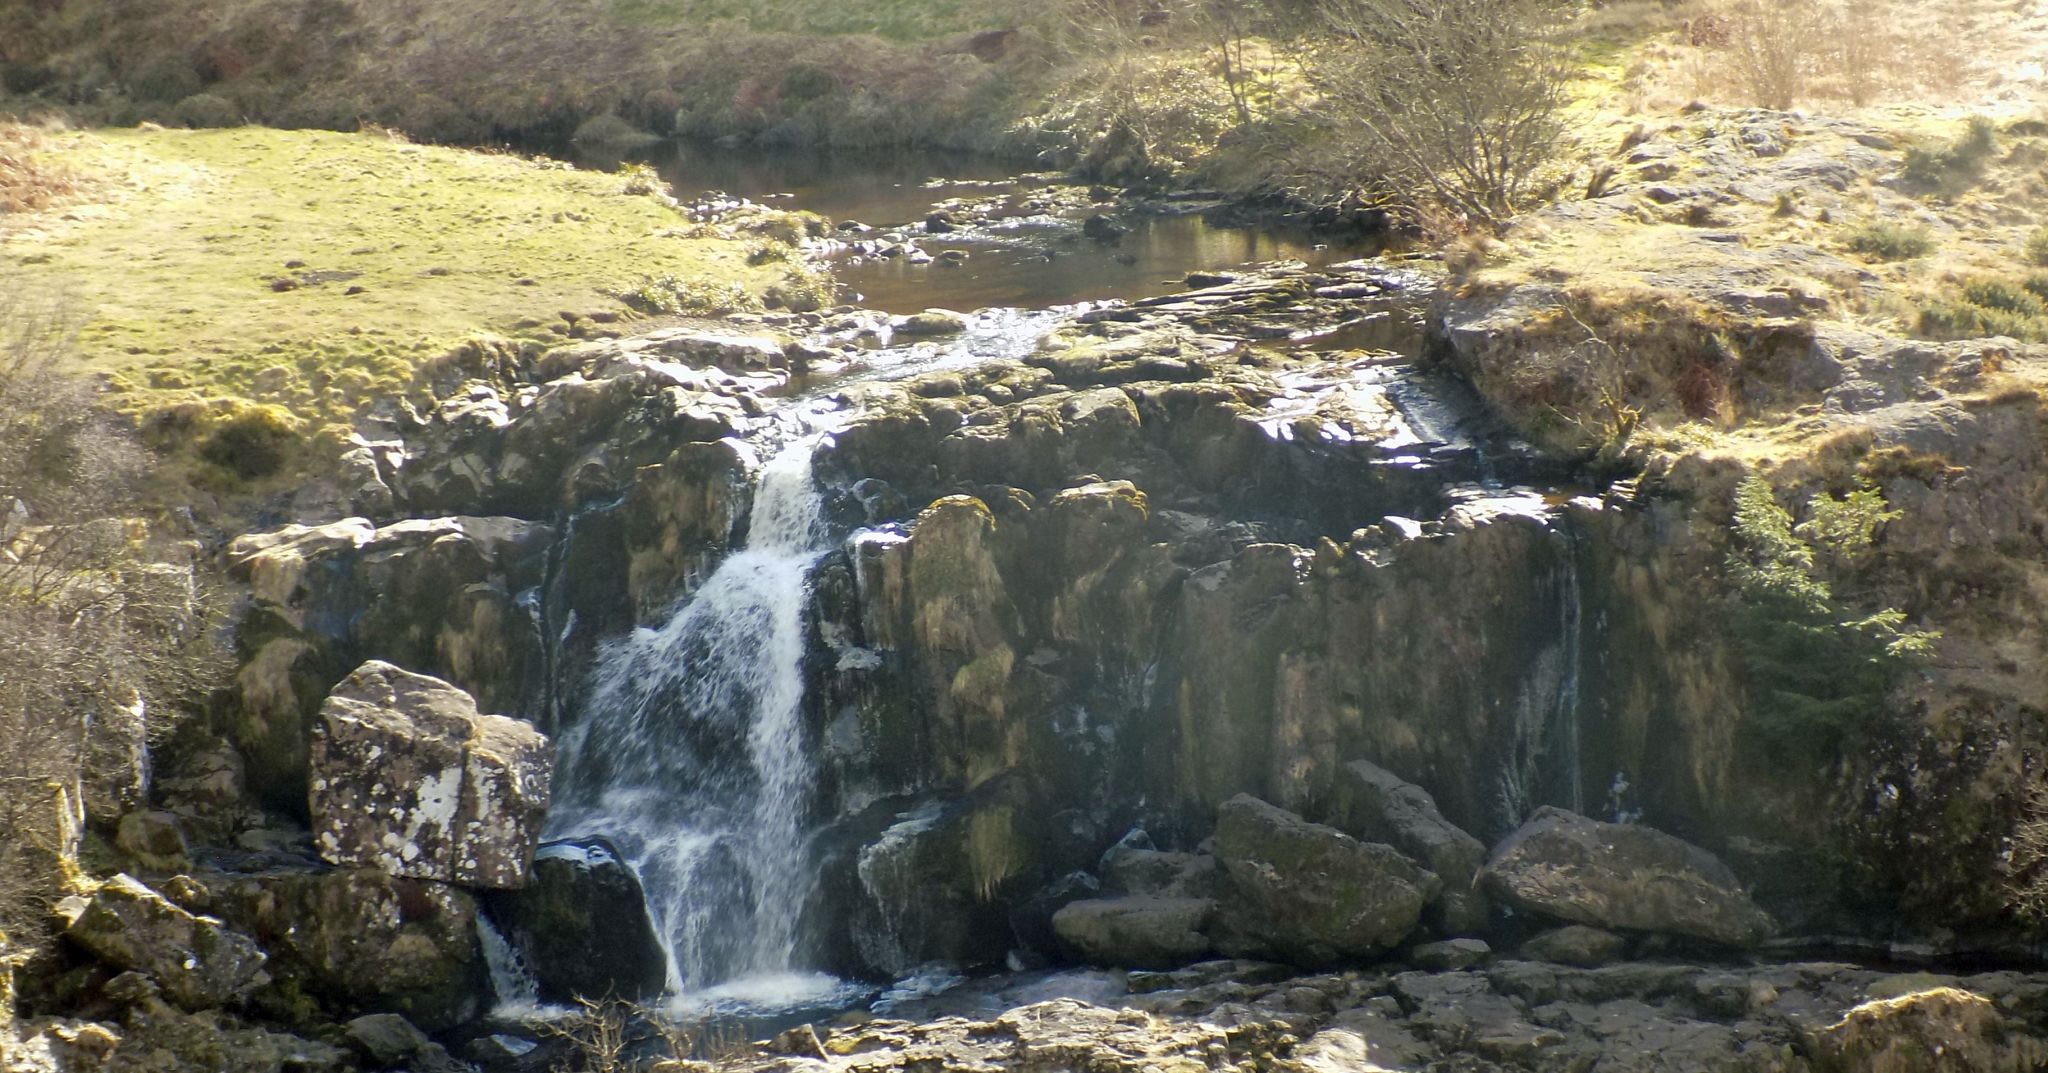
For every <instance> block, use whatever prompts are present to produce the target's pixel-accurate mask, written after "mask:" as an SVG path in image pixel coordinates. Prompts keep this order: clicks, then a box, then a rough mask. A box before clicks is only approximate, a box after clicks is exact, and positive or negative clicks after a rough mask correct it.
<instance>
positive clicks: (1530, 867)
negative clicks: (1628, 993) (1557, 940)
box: [1485, 806, 1772, 946]
mask: <svg viewBox="0 0 2048 1073" xmlns="http://www.w3.org/2000/svg"><path fill="white" fill-rule="evenodd" d="M1485 880H1486V886H1487V889H1488V890H1489V891H1491V892H1492V893H1493V895H1494V896H1495V897H1497V898H1499V899H1501V900H1502V901H1504V902H1506V903H1508V904H1509V905H1512V906H1514V907H1515V908H1516V909H1518V910H1522V911H1526V912H1531V913H1536V914H1539V915H1542V916H1546V917H1552V918H1556V919H1561V920H1568V921H1573V922H1576V923H1580V924H1590V925H1593V926H1594V927H1600V928H1619V929H1623V930H1628V931H1647V932H1657V933H1661V934H1666V935H1681V936H1686V937H1689V938H1694V939H1705V940H1708V941H1709V942H1716V943H1725V944H1727V945H1730V946H1754V945H1756V944H1757V943H1759V942H1761V941H1762V940H1763V939H1764V938H1765V937H1767V936H1769V935H1770V934H1771V931H1772V924H1771V920H1770V918H1769V917H1768V916H1766V915H1765V914H1764V913H1763V911H1762V910H1760V909H1758V908H1757V907H1756V904H1755V903H1754V902H1752V901H1750V898H1749V895H1748V893H1747V892H1745V891H1744V890H1743V889H1742V885H1741V884H1740V883H1739V882H1738V881H1737V880H1736V878H1735V874H1734V873H1733V872H1731V871H1729V870H1728V866H1727V865H1725V864H1722V863H1721V861H1720V860H1719V859H1718V858H1716V857H1715V856H1714V855H1713V854H1711V853H1708V852H1707V851H1705V850H1703V849H1700V848H1699V847H1698V846H1694V845H1691V844H1689V843H1686V842H1683V841H1680V840H1679V839H1676V838H1673V837H1671V836H1670V835H1667V834H1664V833H1663V832H1661V831H1654V830H1651V829H1650V828H1647V827H1643V826H1640V825H1635V824H1615V823H1601V822H1599V821H1597V820H1589V819H1587V818H1585V817H1584V816H1580V815H1577V814H1575V813H1572V812H1567V811H1565V810H1564V809H1559V808H1551V807H1547V806H1546V807H1544V808H1542V809H1539V810H1537V812H1536V815H1534V816H1533V817H1531V818H1530V820H1529V822H1528V823H1527V824H1525V825H1523V827H1522V829H1521V830H1519V831H1516V832H1515V833H1514V834H1513V835H1512V836H1510V837H1509V838H1508V839H1507V841H1505V842H1503V843H1501V844H1500V845H1499V846H1497V847H1495V849H1494V851H1493V858H1492V859H1491V860H1489V861H1488V862H1487V865H1486V872H1485Z"/></svg>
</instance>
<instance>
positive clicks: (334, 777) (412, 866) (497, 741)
mask: <svg viewBox="0 0 2048 1073" xmlns="http://www.w3.org/2000/svg"><path fill="white" fill-rule="evenodd" d="M552 764H553V760H552V756H551V753H550V750H549V746H548V740H547V738H546V737H545V736H543V735H542V734H541V733H540V732H539V731H537V730H535V729H533V727H532V726H531V725H530V724H527V723H524V722H521V721H520V720H517V719H510V718H507V717H505V716H501V715H483V714H480V713H478V711H477V710H476V702H475V701H473V700H471V699H470V697H469V695H468V694H467V693H464V692H462V691H461V690H459V689H456V688H455V687H453V686H451V685H449V684H448V683H446V682H443V681H441V680H439V679H436V678H429V677H427V676H425V675H419V674H412V673H410V672H407V671H403V670H400V669H399V668H397V667H394V666H392V665H390V664H388V663H382V662H377V661H372V662H369V663H365V664H364V665H362V666H361V667H359V668H357V669H356V672H355V673H354V674H351V675H350V676H349V677H348V678H347V680H345V681H343V682H342V683H341V684H340V685H339V686H336V687H335V689H334V692H333V693H331V694H330V695H329V696H328V698H327V701H326V703H325V704H323V705H322V706H321V709H320V719H319V722H318V723H317V724H316V726H315V728H314V733H313V749H312V779H313V785H312V796H311V811H312V816H313V830H314V843H315V845H316V846H317V847H318V848H319V851H320V855H321V856H322V857H324V858H325V859H327V860H328V861H330V862H333V863H335V864H340V865H358V866H366V867H372V868H377V869H381V870H383V871H386V872H389V873H390V874H392V875H397V876H408V877H411V878H414V879H436V880H443V881H447V882H453V883H461V884H464V885H468V886H474V887H519V886H522V885H524V884H525V883H526V880H527V875H528V869H529V867H530V865H531V863H532V860H533V851H534V847H535V845H536V844H537V843H538V842H539V840H540V828H541V823H542V821H543V820H544V819H545V816H546V812H547V806H548V788H549V779H550V776H551V768H552Z"/></svg>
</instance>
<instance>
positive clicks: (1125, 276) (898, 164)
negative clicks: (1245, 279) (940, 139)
mask: <svg viewBox="0 0 2048 1073" xmlns="http://www.w3.org/2000/svg"><path fill="white" fill-rule="evenodd" d="M646 159H647V161H648V163H651V164H653V165H654V166H655V167H656V168H657V169H658V170H659V171H660V172H661V174H662V176H663V177H664V178H666V179H667V180H668V181H669V183H670V185H672V186H673V187H674V188H675V192H676V194H677V196H679V197H682V198H683V199H685V200H688V199H690V198H691V197H694V196H696V195H697V194H700V193H702V192H704V191H707V190H721V191H724V192H725V193H728V194H733V195H736V196H739V197H744V198H748V199H750V200H753V201H759V202H763V203H765V204H770V205H777V206H781V207H787V208H792V209H807V210H809V211H811V212H815V213H819V214H821V215H823V216H826V217H829V218H831V219H832V220H833V221H835V222H839V221H848V220H852V221H858V222H860V223H862V224H866V225H869V226H870V227H874V228H878V229H888V228H892V227H895V226H898V225H905V224H915V223H918V222H921V221H922V220H923V219H924V218H925V216H926V214H927V213H929V212H930V211H931V207H932V206H933V205H934V204H936V203H938V202H942V201H945V200H947V199H950V198H983V197H995V196H1002V195H1006V194H1022V193H1025V192H1026V191H1025V190H1024V189H1023V187H1022V186H1020V184H1019V183H1017V182H1016V181H1015V180H1014V176H1015V175H1016V174H1017V173H1018V172H1019V171H1020V170H1021V169H1020V166H1018V165H1016V164H1012V163H1007V162H1003V161H996V160H991V159H989V158H987V157H975V156H963V155H957V154H946V153H930V152H890V153H858V154H855V153H843V152H834V153H818V152H804V151H798V150H784V151H764V150H759V149H726V148H719V147H714V146H707V145H701V144H672V145H664V146H660V147H657V149H656V150H655V151H653V152H651V153H649V154H647V156H646ZM1083 215H1085V214H1083ZM1119 221H1120V222H1121V223H1122V225H1123V226H1125V227H1128V228H1129V229H1130V231H1129V233H1128V234H1126V235H1124V236H1122V238H1121V240H1120V241H1118V242H1116V243H1114V244H1107V243H1100V242H1095V241H1092V240H1089V239H1086V238H1083V237H1082V236H1081V234H1080V228H1079V225H1080V223H1081V220H1080V219H1079V218H1078V216H1075V215H1067V216H1029V217H1019V218H1016V219H1012V220H1009V221H1005V222H1004V223H1002V224H999V225H996V226H992V227H971V228H967V229H964V230H962V231H960V232H956V233H953V234H944V235H927V234H923V233H922V231H921V230H917V233H916V236H915V237H916V243H917V245H918V246H919V247H920V248H921V249H923V250H924V251H925V252H926V253H928V254H931V255H933V256H934V258H935V260H934V261H933V262H931V263H925V264H916V263H912V262H911V259H909V258H904V257H897V258H859V259H848V260H846V261H845V263H842V264H840V265H839V266H838V267H837V269H836V270H835V274H836V275H837V276H838V278H839V279H840V281H841V283H842V284H843V289H844V298H845V300H846V301H849V302H853V303H857V304H859V305H863V306H867V307H869V308H872V309H882V310H886V311H888V312H892V313H911V312H917V311H919V310H922V309H927V308H931V307H934V306H937V307H943V308H948V309H963V310H971V309H982V308H987V307H993V306H1010V307H1019V308H1027V309H1030V308H1041V309H1042V308H1046V307H1049V306H1055V305H1068V304H1072V303H1076V302H1083V301H1106V300H1117V299H1121V300H1125V301H1129V300H1132V299H1138V298H1148V297H1151V296H1153V295H1158V294H1166V293H1170V292H1172V291H1175V290H1178V289H1180V288H1181V281H1182V279H1184V278H1185V277H1186V276H1187V274H1188V273H1189V272H1192V271H1220V270H1229V269H1233V268H1240V267H1244V266H1247V265H1252V264H1257V263H1260V262H1264V261H1275V260H1300V261H1305V262H1308V263H1309V264H1312V265H1313V264H1327V263H1331V262H1334V261H1340V260H1348V259H1350V258H1353V257H1358V256H1361V255H1366V254H1370V253H1372V252H1374V250H1373V249H1372V248H1369V247H1360V246H1357V245H1344V244H1339V243H1331V242H1328V241H1327V240H1324V239H1320V238H1317V237H1315V236H1312V235H1310V234H1309V233H1308V232H1306V231H1303V230H1290V229H1284V228H1241V227H1222V226H1217V225H1215V224H1213V223H1211V222H1210V221H1209V220H1208V219H1206V218H1205V217H1204V216H1203V215H1201V214H1200V213H1198V212H1172V213H1167V214H1156V215H1155V214H1146V213H1137V212H1131V213H1122V214H1119ZM947 250H959V251H961V252H964V253H966V254H967V255H968V256H967V260H966V261H965V262H964V263H960V264H956V265H948V264H944V263H941V262H940V260H938V259H936V258H937V255H939V254H941V253H943V252H944V251H947Z"/></svg>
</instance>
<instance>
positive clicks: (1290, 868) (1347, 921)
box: [1216, 794, 1441, 965]
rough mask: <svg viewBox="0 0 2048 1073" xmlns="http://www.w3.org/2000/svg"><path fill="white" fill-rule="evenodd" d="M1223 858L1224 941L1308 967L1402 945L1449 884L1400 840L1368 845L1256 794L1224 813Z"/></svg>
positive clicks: (1228, 805) (1231, 947)
mask: <svg viewBox="0 0 2048 1073" xmlns="http://www.w3.org/2000/svg"><path fill="white" fill-rule="evenodd" d="M1216 857H1217V859H1218V860H1220V861H1221V862H1222V864H1223V873H1224V877H1225V883H1224V890H1223V901H1222V919H1221V926H1222V928H1223V929H1224V932H1225V935H1224V936H1219V942H1218V945H1219V946H1220V947H1222V949H1223V951H1224V952H1225V953H1227V954H1232V955H1234V956H1247V955H1253V956H1255V955H1271V956H1274V957H1278V958H1280V959H1282V960H1286V961H1291V962H1295V963H1297V964H1301V965H1330V964H1336V963H1341V962H1344V961H1347V960H1351V959H1355V958H1362V957H1369V956H1371V955H1374V954H1378V953H1380V952H1382V951H1385V950H1387V949H1389V948H1391V947H1393V946H1395V945H1397V944H1399V943H1400V942H1401V940H1402V939H1403V938H1404V937H1405V936H1407V934H1408V933H1409V932H1410V931H1413V930H1414V928H1415V925H1416V922H1417V921H1419V920H1420V919H1421V917H1422V908H1423V906H1424V905H1426V904H1428V903H1429V901H1430V899H1431V898H1433V897H1435V896H1436V894H1437V891H1438V889H1439V888H1440V886H1441V884H1440V883H1439V881H1438V880H1437V878H1436V876H1435V875H1433V874H1431V873H1429V872H1426V871H1424V870H1422V869H1421V868H1418V867H1416V865H1415V863H1414V862H1413V861H1410V860H1409V859H1408V858H1407V857H1405V856H1403V855H1402V853H1401V851H1399V850H1397V849H1395V848H1393V847H1392V846H1386V845H1381V844H1379V843H1374V842H1360V841H1359V840H1357V839H1355V838H1352V837H1351V836H1350V835H1347V834H1345V833H1344V832H1342V831H1339V830H1337V829H1336V828H1334V827H1325V826H1323V825H1321V824H1316V823H1310V822H1308V821H1307V820H1304V819H1302V818H1301V817H1300V816H1297V815H1295V814H1294V813H1291V812H1288V811H1286V810H1284V809H1280V808H1276V807H1274V806H1273V805H1269V804H1267V803H1266V802H1264V801H1260V800H1259V799H1257V798H1255V797H1252V796H1250V795H1248V794H1239V795H1237V796H1236V797H1233V798H1231V799H1230V800H1228V801H1225V802H1224V803H1223V805H1222V807H1221V808H1220V809H1218V810H1217V817H1216Z"/></svg>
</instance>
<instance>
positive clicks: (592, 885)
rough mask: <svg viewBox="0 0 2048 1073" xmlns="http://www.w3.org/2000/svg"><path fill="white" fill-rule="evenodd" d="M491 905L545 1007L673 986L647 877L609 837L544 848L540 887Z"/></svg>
mask: <svg viewBox="0 0 2048 1073" xmlns="http://www.w3.org/2000/svg"><path fill="white" fill-rule="evenodd" d="M485 908H486V909H487V910H488V912H489V913H490V916H491V920H492V922H493V923H495V924H497V926H498V930H499V931H501V932H503V933H504V934H505V938H506V940H507V941H508V942H510V943H511V944H512V947H513V949H515V950H517V951H518V952H519V957H520V960H521V961H523V962H525V964H526V967H527V969H528V970H530V971H531V972H532V973H533V977H534V981H535V982H536V983H537V984H539V985H540V998H541V1000H542V1001H544V1002H570V1001H573V1000H575V999H576V998H579V997H581V998H592V999H596V998H601V997H604V996H607V995H610V996H613V997H616V998H622V999H629V1000H638V999H646V998H651V997H653V996H655V995H658V994H660V993H661V989H662V988H663V987H664V986H665V985H666V984H667V983H668V965H667V962H666V961H665V959H663V957H662V954H661V942H660V940H659V939H657V938H656V936H655V934H654V924H653V922H652V921H651V920H649V919H648V916H647V903H646V900H645V897H644V895H643V894H642V892H641V889H640V880H639V878H638V877H637V876H635V875H634V874H633V870H632V869H631V868H629V867H627V865H626V862H625V859H624V858H622V857H621V856H620V855H619V852H618V850H617V849H616V848H614V847H613V846H612V845H611V844H610V843H608V842H606V841H605V840H603V839H601V838H583V839H575V840H570V841H562V842H551V843H549V844H547V845H545V846H542V847H541V848H540V850H539V852H537V853H535V854H534V860H533V880H532V882H530V883H528V884H527V885H526V886H525V887H522V888H520V889H519V890H513V891H499V892H494V893H492V894H491V895H490V896H489V897H488V899H487V901H486V903H485Z"/></svg>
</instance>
